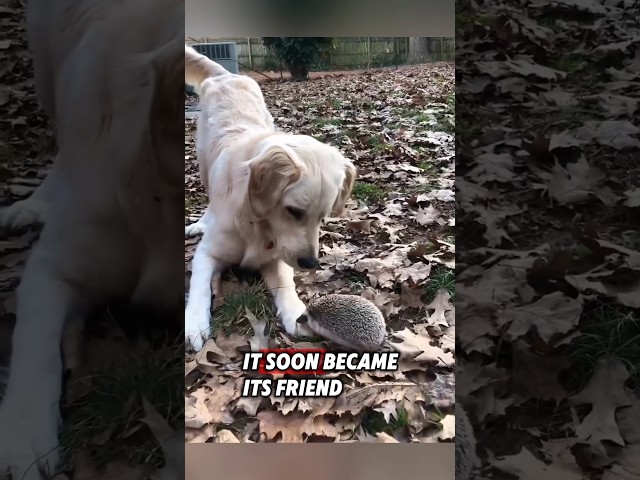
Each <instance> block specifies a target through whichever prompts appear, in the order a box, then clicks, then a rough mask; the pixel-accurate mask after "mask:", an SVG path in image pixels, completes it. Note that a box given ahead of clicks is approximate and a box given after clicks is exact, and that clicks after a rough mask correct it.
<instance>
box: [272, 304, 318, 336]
mask: <svg viewBox="0 0 640 480" xmlns="http://www.w3.org/2000/svg"><path fill="white" fill-rule="evenodd" d="M306 314H307V307H306V306H305V304H304V303H302V301H301V300H299V301H298V302H296V303H295V304H292V305H287V309H286V310H283V311H282V312H280V321H281V322H282V326H283V327H284V329H285V331H286V332H287V333H288V334H289V335H293V336H295V337H312V336H313V335H314V332H313V330H311V329H310V328H309V327H308V326H307V324H306V323H300V322H298V319H299V318H300V317H301V316H303V315H306Z"/></svg>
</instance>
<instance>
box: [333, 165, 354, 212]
mask: <svg viewBox="0 0 640 480" xmlns="http://www.w3.org/2000/svg"><path fill="white" fill-rule="evenodd" d="M345 160H346V159H345ZM344 173H345V177H344V180H343V182H342V185H341V187H340V191H339V192H338V196H337V197H336V201H335V202H334V203H333V207H332V208H331V215H332V216H334V217H338V216H340V215H341V214H342V211H343V210H344V204H345V203H346V202H347V199H348V198H349V195H351V189H352V188H353V183H354V182H355V181H356V173H357V172H356V167H354V166H353V163H351V162H350V161H348V160H346V164H345V170H344Z"/></svg>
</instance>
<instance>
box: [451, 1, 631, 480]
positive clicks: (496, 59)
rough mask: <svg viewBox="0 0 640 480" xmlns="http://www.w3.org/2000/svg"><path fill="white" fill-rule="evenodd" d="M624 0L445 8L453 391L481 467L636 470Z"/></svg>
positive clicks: (593, 472)
mask: <svg viewBox="0 0 640 480" xmlns="http://www.w3.org/2000/svg"><path fill="white" fill-rule="evenodd" d="M639 15H640V6H639V4H638V3H637V2H630V1H600V0H585V1H579V2H578V1H573V0H554V1H551V2H537V1H530V0H520V1H518V2H515V3H514V2H502V1H500V0H488V1H484V2H479V3H474V2H466V1H462V2H459V4H458V6H457V22H456V24H457V28H458V42H457V46H458V52H457V57H456V59H457V60H456V62H457V63H456V68H457V69H458V71H457V75H458V78H459V80H460V83H459V88H458V90H457V102H458V103H457V128H458V135H457V137H456V141H457V152H456V153H457V169H456V175H457V178H456V187H457V189H458V190H457V192H456V201H457V213H458V216H459V217H458V218H459V225H458V227H459V228H460V230H459V231H458V232H457V238H458V245H457V247H458V255H459V256H458V269H459V270H458V274H457V279H456V280H457V282H458V288H457V294H456V295H457V296H456V307H457V310H458V318H457V326H458V329H457V334H458V337H457V338H458V342H459V345H458V346H459V352H458V358H457V360H458V361H457V367H458V377H457V387H458V390H457V392H458V396H459V397H458V398H459V400H460V401H462V403H463V404H464V405H465V406H466V407H467V409H468V410H469V411H470V413H471V414H470V417H471V419H472V422H473V423H474V426H475V430H476V434H477V435H478V440H479V444H480V446H481V454H482V457H483V458H484V465H485V468H486V469H491V468H494V470H493V472H491V473H490V472H489V471H485V472H484V476H492V477H493V478H514V476H515V477H519V478H571V479H581V478H602V479H606V480H613V479H616V480H618V479H626V480H630V479H639V478H640V469H638V463H637V460H638V458H639V455H640V430H639V426H640V399H639V397H638V387H639V386H640V383H639V381H640V368H639V366H640V347H639V346H640V323H639V319H640V316H639V314H638V308H640V251H639V250H640V231H639V225H640V215H639V213H640V212H639V208H638V207H640V200H639V199H640V196H639V192H640V189H639V186H640V182H639V180H640V156H639V155H638V152H639V151H640V149H639V147H640V139H639V136H638V135H639V134H640V123H639V122H638V118H639V117H638V111H637V110H638V100H639V95H638V92H639V91H640V61H639V60H640V56H639V53H638V52H639V51H640V50H639V49H638V48H639V46H640V24H639V23H638V18H640V17H639Z"/></svg>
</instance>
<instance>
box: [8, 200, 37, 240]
mask: <svg viewBox="0 0 640 480" xmlns="http://www.w3.org/2000/svg"><path fill="white" fill-rule="evenodd" d="M46 212H47V204H45V203H44V202H41V201H38V200H34V199H31V198H27V199H26V200H20V201H18V202H16V203H14V204H12V205H9V206H8V207H3V208H2V209H0V228H2V229H4V230H7V231H9V232H14V231H20V230H24V229H25V228H27V227H31V226H38V225H42V224H43V223H44V217H45V214H46Z"/></svg>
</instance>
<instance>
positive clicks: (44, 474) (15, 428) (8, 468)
mask: <svg viewBox="0 0 640 480" xmlns="http://www.w3.org/2000/svg"><path fill="white" fill-rule="evenodd" d="M25 400H26V399H25ZM31 403H32V402H29V401H28V400H27V401H26V402H25V403H24V404H23V405H22V407H18V408H15V407H13V405H15V403H14V402H11V403H10V404H6V405H2V407H1V408H0V432H2V435H1V438H0V478H4V477H3V476H4V475H7V474H8V475H10V477H9V478H11V479H14V480H15V479H24V480H42V479H44V478H51V477H53V474H54V472H55V469H56V467H57V464H58V458H59V454H58V427H59V425H60V416H59V413H58V411H57V408H55V407H51V406H47V407H45V408H44V409H43V408H42V406H39V405H30V404H31Z"/></svg>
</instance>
